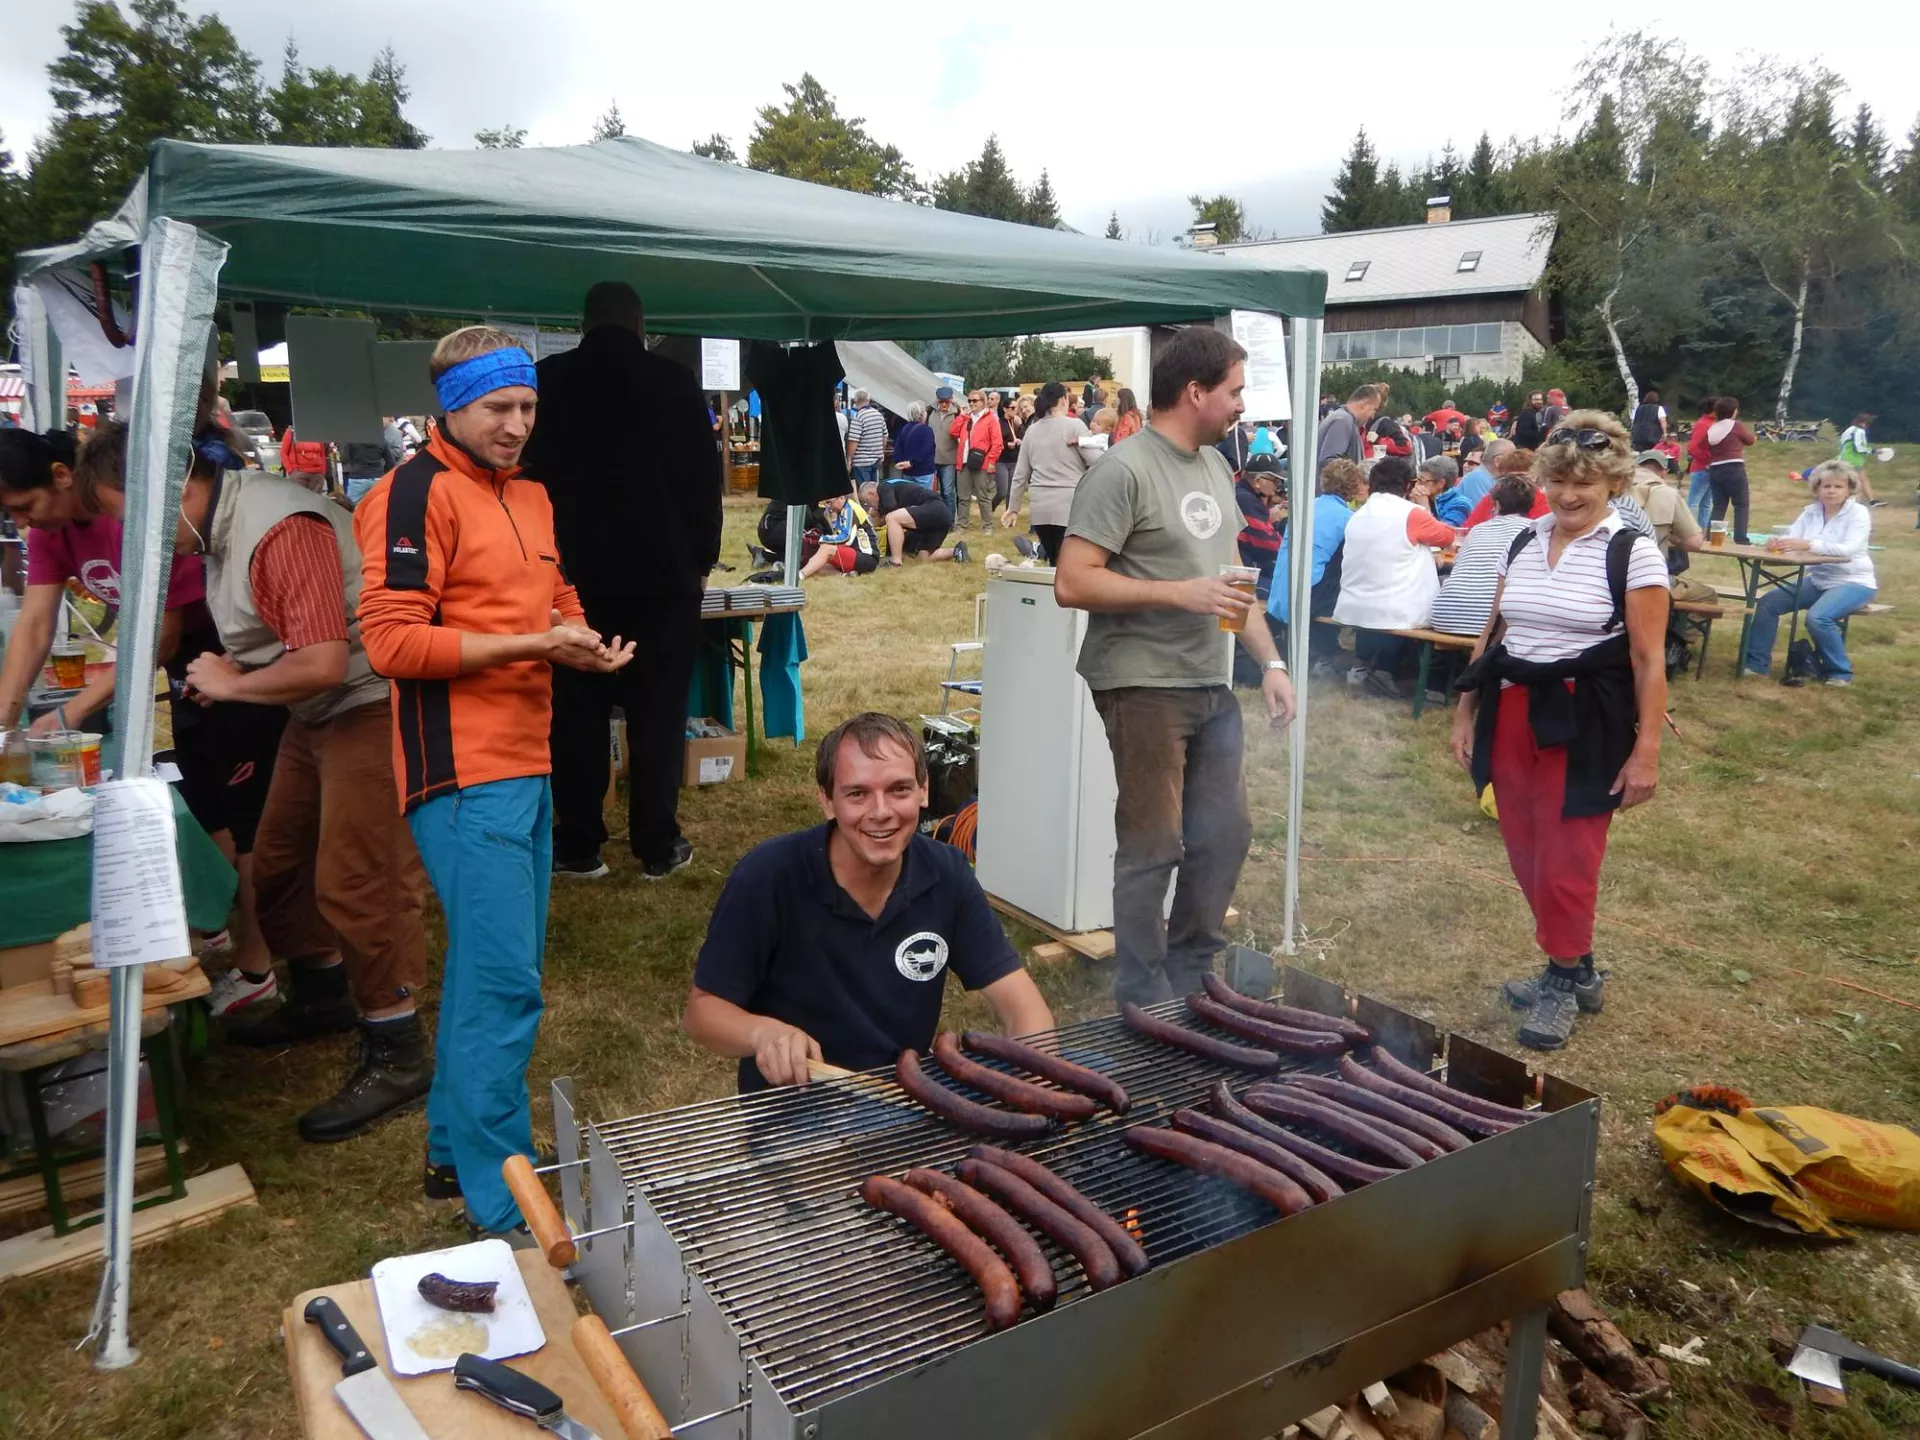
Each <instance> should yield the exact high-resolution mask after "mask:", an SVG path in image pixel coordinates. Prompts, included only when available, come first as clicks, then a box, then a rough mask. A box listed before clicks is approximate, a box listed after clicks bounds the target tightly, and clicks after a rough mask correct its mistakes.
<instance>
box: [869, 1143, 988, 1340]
mask: <svg viewBox="0 0 1920 1440" xmlns="http://www.w3.org/2000/svg"><path fill="white" fill-rule="evenodd" d="M860 1198H861V1199H862V1200H865V1201H866V1202H867V1204H869V1205H871V1206H873V1208H874V1209H876V1210H885V1211H886V1212H887V1213H888V1214H890V1215H898V1216H899V1217H900V1218H901V1219H902V1220H905V1221H906V1222H907V1223H908V1224H910V1225H912V1226H913V1228H914V1229H916V1230H918V1231H919V1232H920V1233H921V1234H922V1235H925V1236H926V1237H927V1238H928V1239H929V1240H931V1241H933V1243H934V1244H936V1245H938V1246H939V1247H940V1248H941V1249H942V1250H945V1251H946V1252H947V1254H949V1255H951V1256H952V1257H953V1258H954V1259H955V1260H957V1261H959V1262H960V1264H961V1265H962V1266H963V1267H964V1268H965V1269H966V1272H967V1273H968V1274H969V1275H971V1276H972V1277H973V1283H974V1284H976V1285H978V1286H979V1287H980V1293H981V1294H982V1295H984V1296H985V1297H986V1301H987V1328H988V1329H989V1330H1004V1329H1006V1328H1007V1327H1008V1326H1009V1325H1011V1324H1013V1322H1014V1321H1016V1320H1018V1319H1019V1318H1020V1287H1019V1285H1018V1284H1016V1283H1015V1281H1014V1278H1013V1271H1011V1270H1009V1269H1008V1268H1007V1262H1006V1261H1004V1260H1002V1259H1001V1258H1000V1257H999V1256H998V1255H996V1254H994V1253H993V1251H992V1250H991V1249H990V1248H988V1245H987V1242H986V1241H984V1240H982V1239H981V1238H980V1237H979V1236H978V1235H976V1234H974V1233H973V1231H971V1230H969V1229H968V1228H967V1227H966V1226H965V1225H963V1224H961V1223H960V1220H959V1217H958V1216H956V1215H955V1214H954V1213H953V1212H952V1211H951V1210H949V1209H947V1207H946V1206H944V1205H942V1204H941V1203H940V1202H939V1201H938V1200H935V1199H934V1198H933V1197H932V1196H929V1195H922V1194H921V1193H920V1192H919V1191H918V1190H915V1189H914V1188H913V1187H912V1186H910V1185H902V1184H901V1183H900V1182H899V1181H898V1180H892V1179H889V1178H888V1177H887V1176H885V1175H869V1176H868V1177H867V1178H866V1179H865V1180H863V1181H861V1182H860Z"/></svg>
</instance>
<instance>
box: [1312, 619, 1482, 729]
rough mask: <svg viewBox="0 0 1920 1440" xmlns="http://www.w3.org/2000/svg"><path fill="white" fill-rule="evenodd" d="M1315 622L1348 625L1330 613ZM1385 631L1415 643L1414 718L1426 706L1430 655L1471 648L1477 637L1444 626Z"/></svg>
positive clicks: (1334, 625)
mask: <svg viewBox="0 0 1920 1440" xmlns="http://www.w3.org/2000/svg"><path fill="white" fill-rule="evenodd" d="M1313 623H1314V624H1316V625H1331V626H1333V627H1334V628H1335V629H1337V630H1345V629H1348V628H1349V627H1348V626H1347V625H1346V624H1344V623H1343V622H1341V621H1339V620H1336V619H1334V618H1333V617H1332V616H1331V615H1319V616H1316V617H1315V618H1314V622H1313ZM1387 633H1388V634H1389V635H1397V636H1399V637H1400V638H1401V639H1402V640H1412V641H1413V642H1415V644H1416V645H1418V647H1419V651H1418V653H1419V660H1420V668H1419V672H1418V674H1417V675H1416V677H1415V679H1414V682H1413V718H1414V719H1416V720H1418V719H1419V718H1420V712H1421V711H1422V710H1424V709H1426V707H1427V678H1428V676H1429V675H1431V674H1432V673H1433V656H1434V652H1435V651H1436V650H1467V651H1471V650H1472V649H1473V647H1474V646H1475V645H1477V644H1478V643H1479V641H1480V637H1479V636H1477V635H1453V634H1449V633H1448V632H1447V631H1445V630H1389V631H1388V632H1387ZM1447 694H1448V695H1449V697H1451V695H1452V694H1453V686H1452V684H1451V683H1449V684H1448V686H1447Z"/></svg>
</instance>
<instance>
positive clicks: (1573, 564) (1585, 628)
mask: <svg viewBox="0 0 1920 1440" xmlns="http://www.w3.org/2000/svg"><path fill="white" fill-rule="evenodd" d="M1626 523H1627V522H1626V520H1625V519H1624V518H1623V517H1622V516H1621V514H1620V512H1619V511H1617V510H1612V509H1609V510H1608V511H1607V514H1606V518H1605V519H1603V520H1602V521H1601V522H1600V523H1599V524H1598V525H1596V526H1594V527H1593V529H1591V530H1589V531H1588V532H1587V533H1586V534H1585V535H1582V536H1581V537H1580V538H1579V539H1578V540H1574V541H1572V542H1570V543H1569V544H1568V545H1567V547H1566V549H1565V550H1563V551H1561V553H1560V562H1559V564H1557V565H1554V566H1552V567H1551V568H1549V567H1548V565H1547V547H1548V545H1549V544H1550V543H1551V541H1552V537H1553V527H1554V524H1555V520H1554V517H1553V516H1552V515H1542V516H1541V517H1540V518H1539V519H1538V520H1535V521H1533V522H1532V528H1533V533H1534V538H1533V541H1532V543H1530V544H1529V545H1528V546H1527V547H1526V548H1525V549H1524V550H1522V551H1521V552H1520V555H1519V558H1517V559H1516V560H1514V561H1513V563H1512V564H1511V565H1509V564H1508V563H1507V557H1506V555H1505V554H1504V553H1503V554H1502V555H1501V557H1500V565H1499V573H1500V575H1501V577H1502V578H1503V579H1505V581H1506V582H1507V584H1506V589H1505V590H1504V591H1502V592H1501V596H1500V615H1501V617H1502V618H1503V619H1505V621H1506V622H1507V630H1506V634H1505V636H1504V637H1503V639H1504V643H1505V645H1506V647H1507V653H1509V654H1510V655H1512V656H1513V657H1514V658H1515V659H1517V660H1532V661H1536V662H1541V663H1545V662H1550V661H1554V660H1567V659H1571V658H1572V657H1573V656H1575V655H1578V654H1579V653H1580V652H1581V651H1582V650H1589V649H1591V648H1592V647H1593V646H1595V645H1598V644H1599V643H1600V642H1601V641H1602V640H1605V639H1607V638H1609V636H1611V635H1613V634H1617V633H1619V632H1617V631H1610V630H1608V629H1607V621H1608V620H1610V619H1611V618H1612V617H1613V591H1612V590H1611V589H1610V588H1609V587H1608V585H1607V546H1608V545H1609V544H1610V543H1611V542H1612V539H1613V534H1614V532H1615V531H1616V530H1618V529H1620V528H1621V527H1622V526H1623V525H1625V524H1626ZM1509 544H1511V542H1509ZM1655 586H1657V587H1659V588H1660V589H1662V590H1664V589H1666V588H1667V566H1666V562H1665V561H1663V560H1662V559H1661V558H1660V549H1659V547H1658V546H1657V545H1655V544H1654V543H1653V541H1652V540H1651V539H1649V538H1648V537H1647V536H1645V535H1640V536H1637V537H1636V538H1635V539H1634V542H1633V551H1632V553H1631V555H1630V556H1629V557H1628V560H1627V589H1628V591H1629V592H1632V591H1634V590H1642V589H1649V588H1652V587H1655Z"/></svg>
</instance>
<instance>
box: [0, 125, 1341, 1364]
mask: <svg viewBox="0 0 1920 1440" xmlns="http://www.w3.org/2000/svg"><path fill="white" fill-rule="evenodd" d="M96 263H97V264H99V265H101V266H102V267H103V268H104V269H105V270H106V272H107V273H108V275H109V276H110V277H113V278H116V279H120V280H127V279H131V278H134V272H135V271H137V281H138V283H137V287H136V288H137V293H138V305H137V320H138V328H137V340H136V350H135V368H134V381H133V384H134V389H133V420H132V436H131V443H130V446H129V459H128V475H127V490H128V504H127V516H126V529H125V539H124V541H123V553H122V575H123V582H122V583H123V593H124V594H125V596H126V604H125V606H124V609H123V612H122V616H121V622H120V624H121V639H122V645H123V650H122V659H123V661H125V663H126V664H127V665H128V667H129V669H130V670H131V671H134V672H138V671H141V670H151V669H152V668H153V658H154V641H155V638H156V636H157V634H158V627H159V621H160V596H161V594H162V593H163V591H164V588H165V584H166V574H167V569H168V566H169V564H170V560H171V543H170V541H171V536H172V535H173V531H174V526H175V524H176V523H177V522H176V516H177V512H178V506H179V497H180V490H181V485H182V479H181V477H182V476H183V475H184V473H185V469H186V464H187V456H188V450H189V445H190V440H191V435H190V430H191V425H192V418H193V396H194V392H195V391H196V390H197V387H198V381H199V375H200V369H201V366H202V364H203V363H204V360H205V358H206V355H207V343H208V340H209V338H210V328H211V321H212V316H213V301H214V296H215V294H216V293H217V294H218V295H220V296H223V297H225V298H228V299H232V300H251V301H256V302H267V303H274V304H281V305H299V306H311V307H318V308H334V309H354V310H383V311H397V312H415V313H439V314H449V315H460V316H473V317H493V318H499V319H521V320H528V319H530V320H534V321H557V322H560V323H563V324H572V323H574V322H575V321H576V320H577V317H578V314H579V305H580V301H581V298H582V296H584V294H585V293H586V290H587V288H588V287H589V286H590V285H592V284H593V283H595V282H597V281H601V280H624V281H626V282H627V283H629V284H630V285H632V286H633V287H634V289H635V290H637V291H638V292H639V293H640V295H641V296H642V297H643V298H644V300H645V301H646V304H647V326H648V329H649V330H654V331H659V332H664V333H673V334H686V335H704V336H715V337H728V336H731V337H738V338H742V339H764V340H798V341H812V342H819V341H827V340H857V339H895V340H897V339H915V338H939V337H960V336H997V335H1017V334H1031V333H1036V332H1050V331H1067V330H1089V329H1097V328H1103V327H1111V326H1116V325H1147V324H1160V323H1180V322H1189V321H1212V320H1213V319H1215V318H1216V317H1219V316H1223V315H1226V314H1227V313H1229V312H1231V311H1234V310H1247V311H1260V312H1266V313H1270V314H1278V315H1284V316H1287V317H1288V318H1289V320H1290V322H1291V326H1292V331H1291V346H1290V348H1291V352H1292V354H1291V371H1292V376H1291V378H1292V388H1293V413H1294V415H1295V416H1296V417H1298V420H1297V422H1296V424H1295V427H1294V431H1295V433H1294V437H1293V438H1294V445H1293V457H1292V458H1293V464H1292V467H1291V468H1292V476H1293V480H1292V490H1293V495H1292V513H1293V514H1294V515H1295V516H1296V517H1297V519H1296V524H1299V525H1303V526H1306V527H1308V529H1309V531H1310V529H1311V524H1312V514H1311V505H1312V490H1313V486H1312V484H1311V480H1312V477H1313V476H1314V474H1315V473H1316V467H1315V465H1314V458H1315V457H1314V431H1313V424H1312V421H1311V418H1310V417H1312V416H1313V415H1314V414H1315V406H1316V401H1317V398H1318V382H1319V369H1320V330H1321V320H1320V317H1321V316H1322V315H1323V313H1324V308H1325V302H1326V276H1325V275H1324V274H1322V273H1321V272H1318V271H1291V270H1279V269H1273V268H1268V267H1264V266H1261V265H1259V264H1257V263H1255V262H1252V261H1248V260H1244V259H1242V258H1241V257H1238V256H1233V255H1206V254H1201V253H1196V252H1192V251H1187V250H1183V249H1175V248H1158V247H1152V246H1142V245H1129V244H1122V243H1117V242H1115V241H1111V240H1103V239H1095V238H1093V237H1090V236H1084V235H1076V234H1072V233H1068V232H1063V231H1056V230H1042V229H1037V228H1034V227H1030V226H1024V225H1013V224H1008V223H1005V222H1001V221H995V220H984V219H980V218H977V217H974V216H968V215H958V214H953V213H950V212H946V211H939V210H933V209H929V208H926V207H923V206H917V205H910V204H905V203H901V202H899V201H893V200H884V199H880V198H877V197H874V196H868V195H856V194H850V193H847V192H844V191H839V190H832V189H827V188H824V187H821V186H817V185H811V184H805V183H802V182H799V181H794V180H787V179H784V178H781V177H779V176H773V175H765V174H761V173H758V172H756V171H751V170H745V169H741V168H739V167H737V166H732V165H726V164H721V163H719V162H715V161H710V160H705V159H702V158H699V157H697V156H692V155H685V154H682V153H680V152H678V151H674V150H669V149H667V148H665V147H663V146H659V145H654V144H650V143H649V142H647V141H644V140H637V139H631V138H623V139H619V140H608V141H603V142H601V143H600V144H597V145H584V146H570V147H564V148H558V149H536V150H484V151H433V150H319V149H295V148H286V147H279V146H258V145H200V144H192V143H186V142H181V141H173V140H163V141H160V142H158V143H156V144H155V145H154V146H153V147H152V149H151V151H150V154H149V165H148V170H147V173H146V174H145V175H144V176H142V177H141V180H140V182H139V184H138V185H136V186H135V188H134V191H133V193H132V194H131V195H130V196H129V197H128V199H127V201H126V203H125V204H124V205H122V206H121V208H120V210H119V211H118V212H117V213H116V214H115V215H113V216H112V217H109V218H107V219H105V220H102V221H101V222H100V223H98V224H96V225H95V226H94V227H93V228H92V229H90V230H89V231H88V232H87V234H86V235H84V236H83V237H81V239H80V240H79V241H77V242H75V243H74V244H71V245H66V246H59V247H54V248H51V249H45V250H38V251H30V252H27V253H26V254H24V255H22V256H21V257H20V265H19V267H18V273H19V275H20V284H19V286H18V289H17V292H16V295H17V302H18V303H17V306H16V308H17V310H18V311H19V312H20V313H21V315H22V316H23V318H24V321H25V324H24V327H23V328H24V330H25V333H26V335H27V337H28V359H29V365H30V377H31V379H30V383H32V384H33V386H34V389H35V399H34V413H35V414H36V415H41V416H45V417H46V419H45V420H43V422H42V423H48V422H50V423H52V424H56V425H57V424H59V423H60V419H59V417H60V416H61V415H62V413H63V412H62V411H61V410H60V408H59V406H58V405H57V403H56V402H55V401H54V400H53V399H52V396H53V393H54V392H53V391H52V390H50V389H49V388H48V386H47V385H46V383H45V381H46V379H47V377H51V376H55V375H64V373H65V364H64V361H63V360H62V358H61V355H60V348H59V343H58V337H57V335H56V334H55V333H54V327H53V326H52V325H50V324H49V323H48V317H49V315H50V314H51V313H52V309H53V307H52V306H50V304H49V300H50V299H54V298H58V297H52V296H51V293H50V292H51V290H52V289H53V288H54V287H60V288H64V289H66V290H67V291H68V292H69V294H70V295H71V294H74V293H91V288H92V287H91V285H90V283H89V281H88V278H87V272H88V267H90V266H91V265H93V264H96ZM66 312H67V313H69V314H71V313H72V307H71V306H67V307H66ZM789 528H790V529H792V528H794V527H789ZM1295 570H1296V574H1295V576H1294V577H1293V579H1294V600H1293V605H1294V613H1295V614H1298V615H1305V614H1306V613H1307V612H1308V608H1309V601H1308V595H1307V587H1306V584H1305V581H1306V580H1307V579H1308V577H1309V570H1308V567H1306V566H1304V565H1299V566H1296V567H1295ZM1293 631H1294V633H1293V636H1292V647H1291V648H1292V652H1293V658H1294V664H1293V667H1292V668H1293V669H1294V672H1295V675H1296V677H1297V678H1296V684H1297V686H1298V688H1299V692H1300V701H1301V711H1300V718H1299V720H1297V721H1296V728H1295V731H1294V739H1293V745H1292V771H1293V787H1292V796H1291V802H1290V817H1289V818H1290V823H1289V826H1288V836H1287V848H1288V867H1287V871H1288V873H1287V888H1286V895H1287V906H1286V932H1287V937H1288V938H1287V948H1288V949H1289V951H1291V949H1292V943H1293V941H1292V937H1293V931H1294V924H1293V915H1294V901H1295V894H1296V890H1297V874H1298V837H1299V805H1300V791H1301V782H1302V780H1303V778H1304V768H1305V745H1304V724H1305V678H1306V676H1305V672H1306V664H1305V654H1306V634H1305V631H1306V627H1305V626H1303V625H1296V626H1295V627H1293ZM138 688H139V687H136V686H128V687H123V691H122V694H121V695H120V697H118V698H117V699H116V702H115V715H114V720H115V725H114V729H115V732H116V734H117V736H118V737H119V738H120V741H121V744H122V745H123V746H124V753H123V755H122V757H120V759H121V763H120V764H119V766H118V769H117V773H118V774H119V775H121V776H128V777H141V776H145V775H147V774H149V773H150V767H151V761H150V758H149V752H150V749H151V745H150V739H151V724H152V714H151V707H150V706H148V705H143V704H141V703H136V699H135V697H134V695H133V693H132V692H134V691H136V690H138ZM140 992H141V982H140V970H139V969H138V967H130V968H128V969H126V970H121V971H116V973H115V981H114V987H113V1021H112V1037H111V1042H110V1050H109V1058H110V1071H109V1089H110V1092H111V1100H110V1105H109V1143H108V1189H107V1201H106V1218H107V1223H106V1224H105V1225H104V1226H103V1227H102V1228H103V1234H104V1249H105V1253H106V1266H105V1269H104V1273H103V1275H102V1279H101V1288H100V1293H99V1297H98V1300H97V1302H96V1306H95V1314H94V1325H93V1334H94V1335H97V1336H98V1337H99V1340H100V1346H99V1352H98V1356H97V1363H98V1364H99V1365H101V1366H102V1367H106V1368H112V1367H116V1366H121V1365H126V1364H129V1363H131V1362H132V1361H133V1359H134V1358H135V1352H134V1350H133V1349H132V1346H131V1344H130V1343H129V1340H128V1334H127V1314H128V1300H129V1287H128V1281H129V1277H130V1271H131V1251H130V1238H129V1224H128V1222H129V1218H130V1214H131V1206H132V1161H133V1140H134V1134H133V1129H134V1127H133V1123H132V1116H133V1113H134V1102H135V1100H136V1098H137V1077H138V1064H137V1061H138V1043H139V1015H140Z"/></svg>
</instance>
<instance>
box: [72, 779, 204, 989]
mask: <svg viewBox="0 0 1920 1440" xmlns="http://www.w3.org/2000/svg"><path fill="white" fill-rule="evenodd" d="M192 953H193V945H192V942H191V941H190V940H189V938H188V936H187V903H186V897H185V893H184V892H183V891H182V889H181V886H180V859H179V856H178V854H177V853H176V852H175V850H174V829H173V801H172V798H171V796H170V795H169V794H168V791H167V786H166V782H165V781H162V780H155V779H153V778H151V777H147V778H144V779H138V780H112V781H108V782H106V783H105V784H102V785H100V786H98V787H96V788H95V790H94V794H93V963H94V964H95V965H96V966H102V967H105V966H113V965H146V964H150V963H151V962H153V961H155V960H177V959H179V958H180V957H181V956H183V955H191V954H192Z"/></svg>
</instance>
